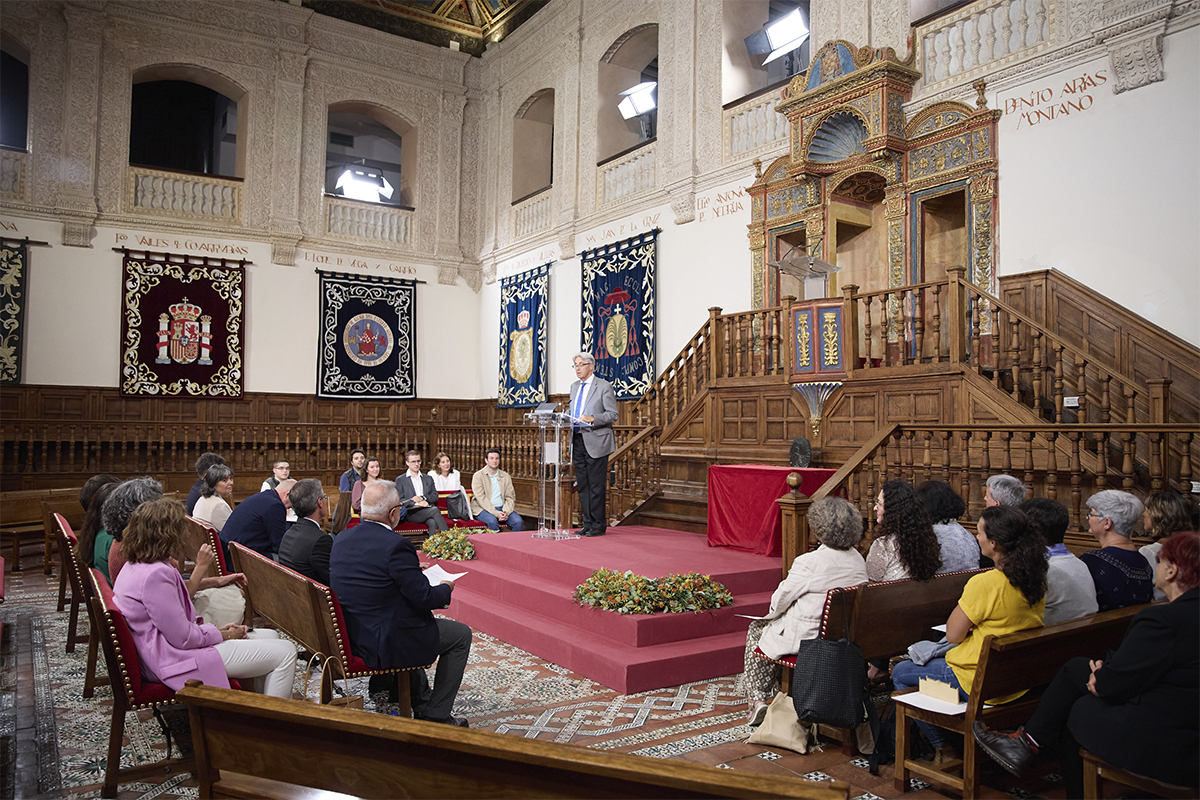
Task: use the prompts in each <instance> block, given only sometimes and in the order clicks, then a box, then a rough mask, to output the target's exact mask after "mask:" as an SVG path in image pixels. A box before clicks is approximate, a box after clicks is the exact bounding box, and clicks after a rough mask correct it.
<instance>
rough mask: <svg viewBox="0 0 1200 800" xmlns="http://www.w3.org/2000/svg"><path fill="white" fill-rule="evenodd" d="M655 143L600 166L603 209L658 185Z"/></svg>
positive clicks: (598, 186)
mask: <svg viewBox="0 0 1200 800" xmlns="http://www.w3.org/2000/svg"><path fill="white" fill-rule="evenodd" d="M655 146H656V145H655V143H650V144H648V145H646V146H644V147H639V148H638V149H637V150H634V151H633V152H631V153H627V154H626V155H624V156H621V157H620V158H615V159H613V160H612V161H609V162H606V163H604V164H601V165H600V166H599V167H597V168H596V171H597V176H596V193H597V195H598V197H597V201H598V204H599V206H600V207H601V208H603V207H604V206H608V205H612V204H613V203H616V202H618V201H620V200H625V199H626V198H629V197H633V196H634V195H639V194H642V193H643V192H648V191H650V190H652V189H653V188H654V186H655V183H656V177H655V166H654V162H655V158H654V151H655Z"/></svg>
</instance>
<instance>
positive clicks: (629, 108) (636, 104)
mask: <svg viewBox="0 0 1200 800" xmlns="http://www.w3.org/2000/svg"><path fill="white" fill-rule="evenodd" d="M657 88H658V84H657V83H655V82H654V81H648V82H646V83H639V84H638V85H637V86H635V87H633V88H632V89H626V90H625V91H623V92H621V95H622V96H623V97H624V98H625V99H624V100H622V101H621V103H620V105H618V106H617V109H618V110H620V112H621V117H622V118H623V119H633V118H634V117H636V116H638V115H639V114H645V113H647V112H649V111H653V110H654V106H655V103H654V91H655V89H657Z"/></svg>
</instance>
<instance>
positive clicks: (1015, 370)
mask: <svg viewBox="0 0 1200 800" xmlns="http://www.w3.org/2000/svg"><path fill="white" fill-rule="evenodd" d="M1008 325H1009V328H1010V329H1011V331H1012V344H1011V345H1010V346H1009V348H1008V358H1009V361H1010V362H1011V366H1012V397H1013V400H1016V401H1017V402H1018V403H1020V402H1021V321H1020V320H1018V319H1009V321H1008ZM1033 405H1034V407H1035V408H1036V407H1037V396H1036V395H1034V398H1033Z"/></svg>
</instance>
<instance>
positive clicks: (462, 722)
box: [417, 714, 471, 728]
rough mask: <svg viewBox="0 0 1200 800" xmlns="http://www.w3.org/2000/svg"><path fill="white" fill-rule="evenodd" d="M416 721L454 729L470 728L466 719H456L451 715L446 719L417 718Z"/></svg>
mask: <svg viewBox="0 0 1200 800" xmlns="http://www.w3.org/2000/svg"><path fill="white" fill-rule="evenodd" d="M417 719H421V720H425V721H426V722H436V723H438V724H439V725H452V726H453V727H455V728H469V727H471V723H470V721H469V720H468V719H467V718H466V717H456V716H454V715H453V714H451V715H450V716H449V717H447V718H446V719H431V718H430V717H417Z"/></svg>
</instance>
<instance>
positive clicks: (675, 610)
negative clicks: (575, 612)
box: [574, 569, 733, 614]
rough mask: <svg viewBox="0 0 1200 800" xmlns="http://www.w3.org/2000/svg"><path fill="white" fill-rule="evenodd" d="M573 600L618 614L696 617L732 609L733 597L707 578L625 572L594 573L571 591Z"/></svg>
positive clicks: (687, 575) (600, 571)
mask: <svg viewBox="0 0 1200 800" xmlns="http://www.w3.org/2000/svg"><path fill="white" fill-rule="evenodd" d="M574 599H575V601H576V602H577V603H579V604H580V605H583V606H594V607H595V608H601V609H604V610H605V611H616V612H617V613H618V614H662V613H668V614H681V613H683V612H684V611H691V612H694V613H699V612H701V611H708V610H711V609H714V608H721V607H723V606H731V605H733V595H731V594H730V593H729V590H728V589H726V588H725V587H724V586H722V585H721V584H720V583H718V582H717V581H714V580H713V579H712V576H711V575H700V574H697V573H695V572H689V573H687V574H686V575H678V574H676V575H665V576H663V577H661V578H647V577H646V576H644V575H634V574H633V573H632V572H630V571H628V570H626V571H625V572H615V571H613V570H610V569H598V570H596V571H595V572H593V573H592V575H591V577H589V578H588V579H587V580H586V581H584V582H583V583H581V584H579V585H578V586H576V587H575V594H574Z"/></svg>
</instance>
